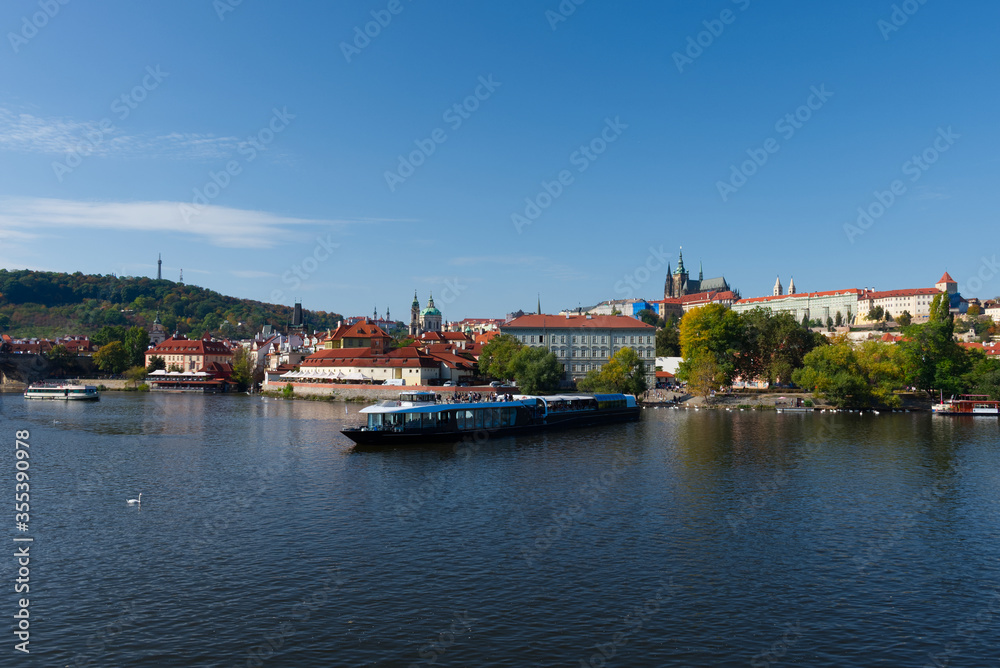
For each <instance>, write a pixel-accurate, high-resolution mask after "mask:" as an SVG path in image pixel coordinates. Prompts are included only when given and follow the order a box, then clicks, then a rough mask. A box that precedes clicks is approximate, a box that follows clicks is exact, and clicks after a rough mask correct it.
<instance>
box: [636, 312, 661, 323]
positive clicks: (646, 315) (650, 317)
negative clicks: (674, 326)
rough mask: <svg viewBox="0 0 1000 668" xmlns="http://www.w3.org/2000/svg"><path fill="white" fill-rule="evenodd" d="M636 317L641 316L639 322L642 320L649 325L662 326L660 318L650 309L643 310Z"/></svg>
mask: <svg viewBox="0 0 1000 668" xmlns="http://www.w3.org/2000/svg"><path fill="white" fill-rule="evenodd" d="M636 315H637V316H639V320H642V321H643V322H644V323H646V324H647V325H652V326H653V327H656V326H657V325H659V324H660V316H658V315H657V314H656V312H655V311H651V310H649V309H648V308H644V309H642V310H641V311H639V312H638V313H637V314H636Z"/></svg>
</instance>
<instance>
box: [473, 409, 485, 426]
mask: <svg viewBox="0 0 1000 668" xmlns="http://www.w3.org/2000/svg"><path fill="white" fill-rule="evenodd" d="M485 412H486V411H484V410H482V409H478V410H476V411H475V414H476V429H482V428H483V413H485Z"/></svg>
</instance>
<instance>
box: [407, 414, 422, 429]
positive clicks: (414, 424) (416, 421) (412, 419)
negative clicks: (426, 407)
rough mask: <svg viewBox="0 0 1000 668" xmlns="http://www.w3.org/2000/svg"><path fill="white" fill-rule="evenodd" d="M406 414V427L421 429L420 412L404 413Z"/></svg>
mask: <svg viewBox="0 0 1000 668" xmlns="http://www.w3.org/2000/svg"><path fill="white" fill-rule="evenodd" d="M404 415H406V427H405V428H406V429H420V413H404Z"/></svg>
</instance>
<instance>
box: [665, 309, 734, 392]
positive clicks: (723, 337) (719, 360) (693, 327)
mask: <svg viewBox="0 0 1000 668" xmlns="http://www.w3.org/2000/svg"><path fill="white" fill-rule="evenodd" d="M680 342H681V356H682V357H683V358H684V361H683V362H681V364H680V366H679V367H678V369H677V377H678V378H679V379H680V380H688V378H687V373H688V371H689V369H690V363H691V360H692V359H693V358H694V357H696V356H698V355H701V354H702V353H708V354H711V355H712V356H714V357H715V361H716V364H718V366H719V367H720V368H721V369H722V373H723V374H724V376H725V379H726V384H729V383H731V382H732V380H733V378H734V377H735V376H736V374H737V371H738V370H737V368H736V359H737V356H738V355H739V353H740V351H741V350H743V349H744V347H745V343H746V326H745V324H744V321H743V319H742V318H740V316H739V314H737V313H735V312H734V311H731V310H730V309H728V308H726V307H725V306H723V305H722V304H709V305H707V306H701V307H698V308H693V309H691V310H690V311H688V312H687V313H685V314H684V317H683V318H681V325H680Z"/></svg>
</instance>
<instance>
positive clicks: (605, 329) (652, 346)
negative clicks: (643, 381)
mask: <svg viewBox="0 0 1000 668" xmlns="http://www.w3.org/2000/svg"><path fill="white" fill-rule="evenodd" d="M500 331H501V332H503V333H504V334H510V335H511V336H513V337H514V338H516V339H517V340H518V341H520V342H521V343H523V344H524V345H526V346H535V347H543V348H546V349H547V350H549V351H550V352H552V353H554V354H555V356H556V358H557V359H558V360H559V363H560V364H562V368H563V380H564V381H567V382H569V381H575V380H579V379H581V378H583V377H584V376H586V375H587V372H588V371H594V370H599V369H600V368H601V367H603V366H604V365H605V364H607V363H608V360H610V359H611V356H612V355H614V354H615V353H616V352H618V351H619V350H621V349H622V348H632V349H633V350H635V351H636V352H637V353H638V354H639V357H640V358H642V361H643V362H645V364H646V374H647V382H648V383H649V386H650V387H652V386H653V384H654V382H655V380H654V375H653V374H654V372H655V371H656V368H655V362H656V328H655V327H653V326H652V325H647V324H646V323H644V322H642V321H641V320H636V319H635V318H632V317H630V316H626V315H593V316H592V315H541V314H531V315H522V316H521V317H519V318H515V319H514V320H512V321H510V322H508V323H506V324H504V325H502V326H501V328H500Z"/></svg>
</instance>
